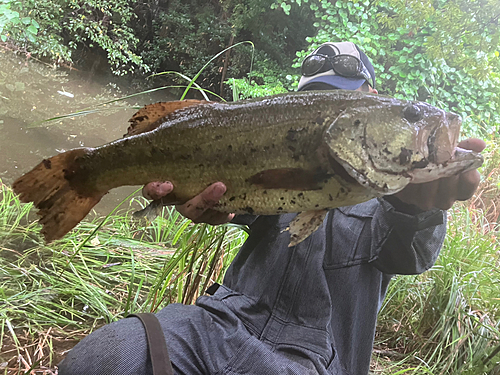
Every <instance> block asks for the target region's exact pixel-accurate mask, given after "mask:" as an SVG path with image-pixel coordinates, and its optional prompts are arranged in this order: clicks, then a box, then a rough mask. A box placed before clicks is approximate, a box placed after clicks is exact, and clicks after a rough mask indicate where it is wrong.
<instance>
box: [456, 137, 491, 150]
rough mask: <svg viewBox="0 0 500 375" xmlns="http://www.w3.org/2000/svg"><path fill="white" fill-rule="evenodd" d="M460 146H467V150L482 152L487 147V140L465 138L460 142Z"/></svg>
mask: <svg viewBox="0 0 500 375" xmlns="http://www.w3.org/2000/svg"><path fill="white" fill-rule="evenodd" d="M458 147H460V148H465V149H466V150H472V151H476V152H481V151H483V150H484V148H485V147H486V142H485V141H483V140H482V139H477V138H469V139H464V140H463V141H461V142H460V143H459V144H458Z"/></svg>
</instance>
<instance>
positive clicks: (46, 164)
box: [42, 159, 52, 169]
mask: <svg viewBox="0 0 500 375" xmlns="http://www.w3.org/2000/svg"><path fill="white" fill-rule="evenodd" d="M42 163H43V166H44V167H45V169H51V168H52V162H51V161H50V160H48V159H43V160H42Z"/></svg>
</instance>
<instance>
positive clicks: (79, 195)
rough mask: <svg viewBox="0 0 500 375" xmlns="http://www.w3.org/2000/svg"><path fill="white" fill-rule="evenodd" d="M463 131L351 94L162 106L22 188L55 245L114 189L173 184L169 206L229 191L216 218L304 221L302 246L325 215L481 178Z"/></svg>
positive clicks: (297, 228)
mask: <svg viewBox="0 0 500 375" xmlns="http://www.w3.org/2000/svg"><path fill="white" fill-rule="evenodd" d="M162 116H163V117H162ZM459 131H460V119H459V118H458V116H456V115H454V114H452V113H446V112H444V111H442V110H440V109H438V108H435V107H432V106H430V105H429V104H426V103H421V102H409V101H402V100H398V99H394V98H390V97H385V96H382V95H373V94H368V93H362V92H354V91H342V90H336V91H321V92H302V93H290V94H283V95H277V96H273V97H268V98H263V99H255V100H247V101H242V102H236V103H211V102H210V103H207V102H200V101H196V100H190V101H182V102H171V103H157V104H156V105H149V106H146V107H144V108H143V109H141V110H140V111H138V112H137V113H136V114H135V115H134V116H133V117H132V119H131V126H130V128H129V135H131V136H129V137H127V138H124V139H121V140H117V141H114V142H111V143H109V144H106V145H104V146H100V147H97V148H81V149H74V150H70V151H67V152H65V153H61V154H59V155H56V156H53V157H52V158H49V159H46V160H43V161H42V162H41V163H40V164H39V165H37V166H36V167H35V168H34V169H33V170H32V171H30V172H28V173H26V174H25V175H23V176H21V177H20V178H19V179H17V180H16V181H15V183H14V185H13V188H14V191H15V192H16V193H17V194H19V195H20V199H21V200H22V201H24V202H34V204H35V206H36V207H37V208H38V209H39V215H40V216H41V219H40V223H41V224H42V225H43V229H42V233H43V234H44V235H45V238H46V240H47V241H51V240H53V239H57V238H60V237H62V236H63V235H64V234H66V233H67V232H68V231H69V230H71V229H72V228H73V227H74V226H75V225H76V224H78V222H80V221H81V220H82V219H83V218H84V217H85V216H86V215H87V214H88V212H89V211H90V210H91V209H92V207H93V206H94V205H95V204H96V203H97V202H99V200H100V199H101V198H102V196H104V195H105V194H106V193H107V192H108V191H109V190H110V189H113V188H115V187H119V186H123V185H143V184H147V183H149V182H152V181H166V180H168V181H171V182H172V183H173V185H174V190H173V192H172V193H171V194H169V195H168V196H167V197H165V198H163V199H162V202H166V203H169V204H174V203H175V204H178V203H184V202H186V201H188V200H189V199H191V198H192V197H194V196H196V195H197V194H199V193H200V192H202V191H203V190H204V189H205V188H206V187H207V186H209V185H211V184H212V183H214V182H217V181H221V182H223V183H224V184H225V185H226V187H227V191H226V194H225V195H224V197H223V198H222V199H221V200H220V202H219V204H218V205H217V206H215V207H214V208H215V209H216V210H219V211H222V212H235V213H253V214H261V215H266V214H279V213H286V212H302V211H305V212H302V213H303V214H304V215H302V214H299V215H298V216H297V219H296V220H295V221H294V222H293V223H292V224H291V225H290V232H291V233H290V234H291V237H290V238H291V242H290V245H294V244H296V243H298V242H300V241H302V240H303V239H304V238H306V237H307V236H308V235H309V234H310V233H312V231H314V230H315V229H316V228H317V227H318V226H319V225H321V223H322V218H323V217H324V215H325V213H326V209H330V208H335V207H339V206H347V205H353V204H356V203H360V202H363V201H366V200H368V199H370V198H373V197H376V196H381V195H384V194H394V193H395V192H397V191H399V190H401V189H403V188H404V187H405V186H406V185H407V184H408V183H410V182H417V183H418V182H426V181H431V180H433V179H437V178H441V177H447V176H452V175H454V174H457V173H460V172H462V171H464V170H467V169H471V168H477V167H478V166H479V165H481V163H482V157H481V155H480V154H477V153H474V152H471V151H468V150H462V149H458V148H457V147H456V146H457V142H458V135H459Z"/></svg>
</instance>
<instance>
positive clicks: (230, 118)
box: [82, 95, 372, 214]
mask: <svg viewBox="0 0 500 375" xmlns="http://www.w3.org/2000/svg"><path fill="white" fill-rule="evenodd" d="M289 99H292V100H289ZM303 99H304V100H299V99H297V98H296V97H294V98H287V97H285V98H276V99H274V100H269V102H262V101H254V102H252V103H251V105H249V104H248V103H245V104H238V103H235V104H219V103H217V104H212V105H204V106H198V107H194V108H188V109H187V110H185V111H183V112H182V114H180V115H178V116H176V117H174V118H171V119H169V121H168V122H166V123H164V124H163V125H161V126H159V127H158V128H157V129H156V130H154V131H152V132H151V133H150V134H147V135H144V136H135V137H131V138H125V139H123V140H119V141H116V142H114V143H112V144H111V145H107V146H105V147H101V148H96V149H95V150H94V151H92V152H91V154H90V155H89V156H88V162H85V163H84V164H85V166H86V168H88V170H89V172H90V173H89V182H90V180H93V181H92V183H93V188H94V187H95V188H101V189H104V190H106V191H107V190H109V189H111V188H114V187H116V186H122V185H140V184H145V183H147V182H150V181H152V180H158V181H164V180H168V181H171V182H172V183H173V185H174V187H175V190H176V192H177V191H178V192H179V193H178V194H176V196H177V198H178V201H179V202H180V203H182V202H185V201H187V200H188V199H190V198H191V197H193V196H194V195H196V194H198V193H200V192H201V191H202V190H203V189H204V188H206V187H207V186H208V185H210V184H212V183H213V182H217V181H222V182H224V183H225V184H226V186H227V193H226V195H225V197H223V199H222V200H221V202H220V205H219V206H218V210H220V211H223V212H235V213H252V212H259V213H261V214H277V213H285V212H297V211H302V210H308V209H314V208H317V207H320V206H322V207H324V206H332V207H333V206H337V205H338V201H341V202H342V203H344V202H346V203H347V204H351V203H357V202H359V201H362V200H366V197H368V196H369V197H372V195H368V194H367V192H366V190H365V189H362V188H361V187H360V186H359V185H358V184H349V183H347V182H346V181H343V180H341V178H339V177H338V176H335V175H334V174H333V173H331V174H330V175H329V176H327V179H326V180H325V181H322V182H320V183H319V186H318V188H317V189H315V190H300V189H299V190H297V189H294V186H293V184H291V186H290V187H289V188H274V189H263V188H260V187H258V186H255V185H253V184H251V183H250V182H249V181H248V179H249V178H251V177H252V176H254V175H256V174H258V173H259V172H262V171H266V170H275V169H276V170H278V169H288V168H289V169H297V170H306V171H316V170H320V171H325V170H326V169H327V168H325V166H323V165H322V164H321V161H320V160H319V159H318V153H317V150H318V149H319V148H320V145H321V143H322V137H323V133H324V131H325V128H326V127H327V125H328V124H329V121H330V122H332V121H333V120H334V119H335V117H336V116H338V114H339V113H340V112H341V111H342V110H343V108H342V107H339V108H334V107H333V106H331V98H330V99H329V100H325V99H324V98H322V97H321V96H319V97H318V98H315V97H314V96H310V95H308V96H306V97H305V98H303ZM344 100H345V99H344ZM347 105H348V103H346V106H347ZM116 155H119V157H118V158H117V157H116ZM109 160H115V163H109ZM106 161H108V162H106ZM270 173H271V172H270ZM291 182H293V181H291ZM82 186H85V185H84V184H82ZM322 188H323V189H327V190H328V191H329V192H330V193H329V194H326V195H325V194H324V192H323V189H322ZM352 191H356V195H355V196H353V198H352V199H346V197H347V196H349V193H350V192H352ZM358 195H359V196H358Z"/></svg>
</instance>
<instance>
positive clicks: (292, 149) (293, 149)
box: [288, 146, 296, 152]
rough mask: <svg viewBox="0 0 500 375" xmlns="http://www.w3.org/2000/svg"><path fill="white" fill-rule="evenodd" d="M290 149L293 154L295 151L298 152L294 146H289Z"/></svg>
mask: <svg viewBox="0 0 500 375" xmlns="http://www.w3.org/2000/svg"><path fill="white" fill-rule="evenodd" d="M288 149H289V150H290V151H292V152H295V150H296V149H295V147H293V146H288Z"/></svg>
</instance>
